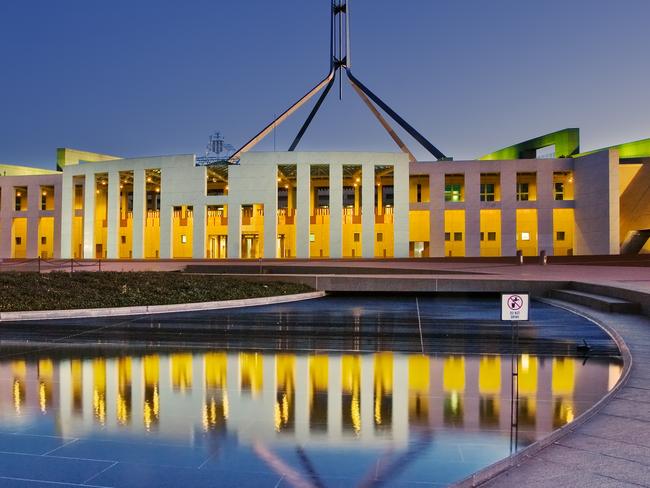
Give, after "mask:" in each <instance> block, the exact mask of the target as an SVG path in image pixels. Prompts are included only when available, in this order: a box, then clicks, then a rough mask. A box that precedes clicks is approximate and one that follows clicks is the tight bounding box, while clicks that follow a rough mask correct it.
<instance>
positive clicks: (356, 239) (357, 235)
mask: <svg viewBox="0 0 650 488" xmlns="http://www.w3.org/2000/svg"><path fill="white" fill-rule="evenodd" d="M360 240H361V236H360V235H359V233H358V232H355V233H354V242H359V241H360Z"/></svg>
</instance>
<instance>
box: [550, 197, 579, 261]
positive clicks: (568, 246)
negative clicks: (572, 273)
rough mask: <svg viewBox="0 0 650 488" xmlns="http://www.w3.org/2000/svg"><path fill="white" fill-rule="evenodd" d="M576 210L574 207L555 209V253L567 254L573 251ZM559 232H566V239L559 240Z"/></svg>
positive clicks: (558, 254)
mask: <svg viewBox="0 0 650 488" xmlns="http://www.w3.org/2000/svg"><path fill="white" fill-rule="evenodd" d="M574 225H575V211H574V210H573V209H572V208H554V209H553V254H554V255H556V256H567V255H568V254H569V251H570V250H571V252H573V246H574V242H573V238H574ZM558 232H564V240H558Z"/></svg>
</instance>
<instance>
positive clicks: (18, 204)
mask: <svg viewBox="0 0 650 488" xmlns="http://www.w3.org/2000/svg"><path fill="white" fill-rule="evenodd" d="M22 203H23V199H22V197H21V196H20V195H16V212H20V208H21V207H22Z"/></svg>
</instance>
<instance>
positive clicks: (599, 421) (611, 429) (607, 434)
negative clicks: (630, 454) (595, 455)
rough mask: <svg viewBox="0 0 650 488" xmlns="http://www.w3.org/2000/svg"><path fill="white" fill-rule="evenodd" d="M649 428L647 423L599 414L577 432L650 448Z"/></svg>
mask: <svg viewBox="0 0 650 488" xmlns="http://www.w3.org/2000/svg"><path fill="white" fill-rule="evenodd" d="M649 427H650V425H649V424H648V422H643V421H640V420H635V419H628V418H623V417H615V416H611V415H607V414H600V415H597V416H596V417H594V418H593V419H592V420H591V421H590V422H588V423H586V424H585V425H583V426H582V427H581V428H580V431H579V432H581V433H584V434H589V435H595V436H599V437H603V438H605V439H612V440H616V441H621V442H629V443H630V444H636V445H639V446H645V447H650V428H649Z"/></svg>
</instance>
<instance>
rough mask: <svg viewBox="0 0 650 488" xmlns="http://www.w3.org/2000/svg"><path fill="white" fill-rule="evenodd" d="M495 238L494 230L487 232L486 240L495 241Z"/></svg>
mask: <svg viewBox="0 0 650 488" xmlns="http://www.w3.org/2000/svg"><path fill="white" fill-rule="evenodd" d="M496 240H497V233H496V232H488V241H496Z"/></svg>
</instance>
